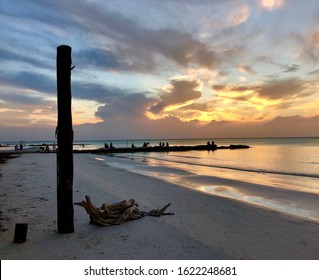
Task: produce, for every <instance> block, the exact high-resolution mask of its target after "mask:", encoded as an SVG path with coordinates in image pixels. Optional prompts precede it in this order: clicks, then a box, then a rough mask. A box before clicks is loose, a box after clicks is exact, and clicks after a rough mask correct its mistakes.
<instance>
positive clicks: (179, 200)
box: [0, 154, 319, 260]
mask: <svg viewBox="0 0 319 280" xmlns="http://www.w3.org/2000/svg"><path fill="white" fill-rule="evenodd" d="M74 160H75V161H74V162H75V172H74V184H73V185H74V186H73V192H74V202H78V201H82V200H83V199H84V196H85V195H89V196H90V197H91V199H92V202H93V203H94V204H95V205H97V206H100V205H101V204H102V203H104V202H109V203H115V202H119V201H121V200H124V199H130V198H134V199H135V200H136V201H137V202H138V203H139V208H140V209H141V210H143V211H149V210H152V209H158V208H161V207H163V206H164V205H166V204H167V203H172V204H171V206H170V208H169V209H168V210H169V212H174V213H175V215H174V216H163V217H159V218H157V217H145V218H142V219H139V220H135V221H129V222H125V223H124V224H122V225H119V226H112V227H97V226H93V225H90V224H89V217H88V215H87V214H86V212H85V210H84V209H83V208H82V207H79V206H74V217H75V232H74V233H72V234H67V235H64V234H57V233H56V162H55V161H56V157H55V156H54V155H53V154H47V155H43V154H23V155H21V156H20V157H19V158H17V159H11V160H10V161H8V162H7V163H6V164H4V165H2V166H1V169H2V173H3V176H2V178H1V179H2V180H1V185H2V186H1V189H2V191H1V196H0V202H1V203H0V205H2V206H1V208H2V209H0V210H1V211H2V212H3V214H4V216H5V218H6V220H4V222H3V226H4V227H5V228H7V229H8V230H7V231H5V232H0V237H1V238H0V257H1V259H127V260H130V259H273V260H277V259H318V258H319V253H318V252H319V250H318V249H319V241H318V238H317V236H318V235H319V224H318V223H314V222H309V221H303V220H302V219H297V218H294V217H291V216H288V215H284V214H281V213H277V212H274V211H268V210H266V209H262V208H259V207H254V206H251V205H248V204H244V203H239V202H237V201H233V200H229V199H225V198H220V197H215V196H212V195H207V194H203V193H200V192H198V191H193V190H190V189H187V188H184V187H179V186H177V185H174V184H171V183H167V182H164V181H162V180H159V179H156V178H151V177H146V176H143V175H140V174H134V173H130V172H127V171H125V170H121V169H116V168H112V167H110V166H102V165H100V164H98V163H97V162H96V160H95V159H94V155H89V154H75V155H74ZM21 221H25V222H28V224H29V231H28V236H27V239H28V240H27V242H26V243H23V244H18V245H17V244H13V243H12V240H13V228H14V224H15V223H16V222H21Z"/></svg>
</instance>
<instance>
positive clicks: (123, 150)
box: [74, 145, 250, 154]
mask: <svg viewBox="0 0 319 280" xmlns="http://www.w3.org/2000/svg"><path fill="white" fill-rule="evenodd" d="M248 148H250V147H249V146H247V145H229V146H217V145H196V146H165V147H160V146H154V147H149V146H148V147H125V148H122V147H120V148H100V149H96V150H74V153H93V154H117V153H149V152H186V151H216V150H225V149H230V150H236V149H248Z"/></svg>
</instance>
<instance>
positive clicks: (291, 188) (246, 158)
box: [96, 138, 319, 221]
mask: <svg viewBox="0 0 319 280" xmlns="http://www.w3.org/2000/svg"><path fill="white" fill-rule="evenodd" d="M225 142H226V141H224V142H223V143H222V145H226V144H227V143H225ZM215 143H216V144H218V145H221V144H219V143H218V141H217V140H216V141H215ZM230 143H232V144H248V145H250V146H252V148H251V149H243V150H217V151H214V152H207V151H189V152H169V153H134V154H114V155H112V156H110V155H108V156H100V155H99V156H97V157H96V158H97V159H100V160H101V161H102V162H103V163H106V164H108V165H110V166H113V167H117V168H123V169H126V170H128V171H130V172H136V173H140V174H144V175H146V176H152V177H156V178H159V179H162V180H166V181H169V182H172V183H175V184H178V185H181V186H184V187H189V188H192V189H194V190H197V191H202V192H205V193H208V194H212V195H216V196H222V197H226V198H231V199H236V200H238V201H242V202H245V203H251V204H254V205H258V206H260V207H266V208H270V209H272V210H275V211H280V212H284V213H288V214H291V215H295V216H299V217H302V218H304V219H310V220H315V221H319V144H318V143H319V141H318V138H297V139H296V138H293V139H286V138H285V139H274V140H271V139H265V140H264V141H262V140H261V139H259V140H258V141H256V140H254V141H252V143H250V142H249V139H246V142H245V141H244V140H243V139H240V140H239V139H236V140H234V139H233V141H232V142H229V144H230Z"/></svg>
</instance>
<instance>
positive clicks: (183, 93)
mask: <svg viewBox="0 0 319 280" xmlns="http://www.w3.org/2000/svg"><path fill="white" fill-rule="evenodd" d="M199 86H200V84H199V82H197V81H179V80H173V81H172V82H171V84H170V85H169V86H167V87H166V88H165V89H163V90H161V91H160V101H159V102H158V103H156V104H154V105H153V106H152V107H151V108H150V111H151V112H152V113H153V114H160V113H162V112H163V111H171V110H173V109H177V108H180V107H183V106H186V105H189V104H191V103H193V102H194V101H195V100H197V99H198V98H199V97H200V96H201V92H200V91H199V90H198V88H199Z"/></svg>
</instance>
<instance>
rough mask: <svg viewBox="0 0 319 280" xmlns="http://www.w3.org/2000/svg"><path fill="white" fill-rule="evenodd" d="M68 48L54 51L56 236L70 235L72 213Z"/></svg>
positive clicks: (69, 56)
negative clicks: (56, 145)
mask: <svg viewBox="0 0 319 280" xmlns="http://www.w3.org/2000/svg"><path fill="white" fill-rule="evenodd" d="M71 51H72V49H71V47H69V46H65V45H62V46H59V47H58V48H57V60H56V66H57V92H58V127H57V138H58V151H57V208H58V218H57V219H58V233H71V232H74V210H73V128H72V112H71V98H72V97H71V65H72V59H71Z"/></svg>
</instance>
